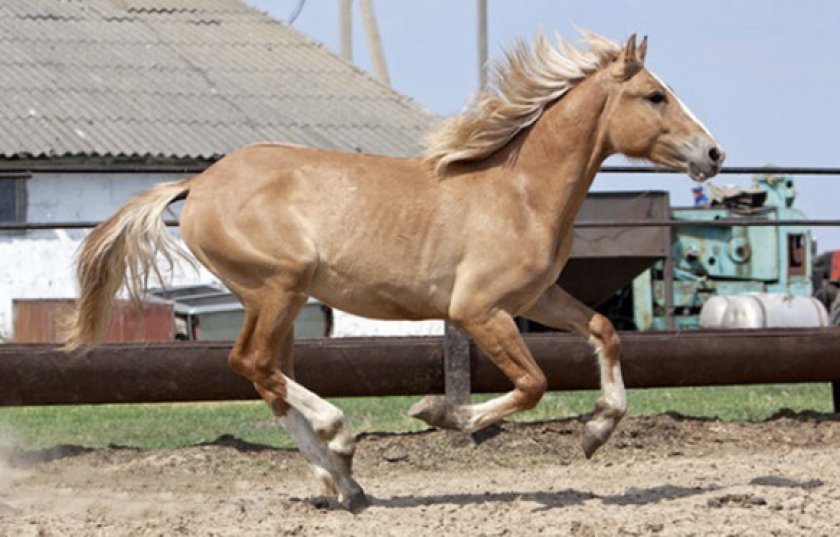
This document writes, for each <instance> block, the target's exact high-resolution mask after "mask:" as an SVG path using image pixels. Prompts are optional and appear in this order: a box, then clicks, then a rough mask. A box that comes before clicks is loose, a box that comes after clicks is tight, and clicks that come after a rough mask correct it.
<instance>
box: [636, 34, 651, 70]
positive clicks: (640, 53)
mask: <svg viewBox="0 0 840 537" xmlns="http://www.w3.org/2000/svg"><path fill="white" fill-rule="evenodd" d="M647 38H648V36H644V37H643V38H642V42H641V43H639V46H638V48H636V58H637V59H638V60H639V63H641V64H644V63H645V56H647V43H648V40H647Z"/></svg>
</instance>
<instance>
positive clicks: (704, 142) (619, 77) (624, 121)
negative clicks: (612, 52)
mask: <svg viewBox="0 0 840 537" xmlns="http://www.w3.org/2000/svg"><path fill="white" fill-rule="evenodd" d="M646 52H647V37H645V38H644V39H643V40H642V42H641V43H640V44H638V45H637V44H636V36H635V35H634V36H633V37H631V38H630V39H629V40H628V41H627V44H626V45H625V47H624V50H623V51H622V52H621V54H619V56H618V58H617V59H616V60H615V61H614V62H613V63H612V65H610V66H609V67H608V69H609V70H610V73H611V74H612V75H613V77H614V80H616V81H617V82H618V86H619V87H618V90H617V91H616V92H615V93H613V94H612V95H611V97H610V99H609V100H608V104H607V106H608V110H607V114H608V115H609V116H608V123H607V126H606V128H607V132H606V135H607V140H608V143H609V145H610V147H611V148H612V150H614V151H616V152H618V153H622V154H624V155H627V156H628V157H632V158H642V159H647V160H650V161H653V162H654V163H656V164H661V165H663V166H667V167H668V168H672V169H676V170H682V171H685V172H687V173H688V175H689V176H690V177H691V178H692V179H694V180H695V181H703V180H705V179H708V178H709V177H712V176H714V175H715V174H717V173H718V171H720V167H721V165H722V164H723V159H724V158H725V153H724V151H723V148H722V147H721V146H720V145H719V144H718V143H717V141H716V140H715V139H714V137H713V136H712V134H711V133H710V132H709V131H708V130H707V129H706V127H704V126H703V124H702V123H700V121H699V120H698V119H697V118H696V117H694V114H692V113H691V111H690V110H689V109H688V108H687V107H686V106H685V105H684V104H683V103H682V101H680V99H679V98H678V97H677V96H676V94H675V93H674V92H673V90H672V89H671V88H669V87H668V86H667V85H666V84H665V83H664V82H663V81H662V80H660V79H659V78H658V77H657V76H656V75H654V74H653V73H651V72H650V71H648V70H647V69H645V66H644V60H645V53H646Z"/></svg>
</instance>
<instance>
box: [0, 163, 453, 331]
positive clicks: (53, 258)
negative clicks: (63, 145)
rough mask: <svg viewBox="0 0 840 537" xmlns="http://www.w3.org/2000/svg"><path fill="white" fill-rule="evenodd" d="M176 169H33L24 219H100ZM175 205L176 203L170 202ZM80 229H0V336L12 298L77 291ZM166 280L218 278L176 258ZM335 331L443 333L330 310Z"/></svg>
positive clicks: (436, 325) (433, 325)
mask: <svg viewBox="0 0 840 537" xmlns="http://www.w3.org/2000/svg"><path fill="white" fill-rule="evenodd" d="M183 177H185V176H184V175H180V174H124V173H120V174H113V173H112V174H108V173H100V174H80V173H72V174H59V173H45V174H39V173H36V174H33V177H32V178H31V179H29V180H28V184H27V190H28V192H27V198H28V199H27V201H28V207H27V219H28V221H29V222H66V221H88V220H93V221H99V220H102V219H104V218H106V217H107V216H109V215H110V214H111V213H113V212H114V210H116V209H117V207H119V206H120V205H122V204H123V203H124V202H125V201H126V200H127V199H128V198H130V197H131V196H132V195H134V194H136V193H138V192H141V191H143V190H145V189H147V188H149V187H151V186H152V185H154V184H156V183H159V182H164V181H174V180H179V179H181V178H183ZM174 207H177V206H174ZM85 233H86V231H83V230H67V231H63V230H57V231H36V232H27V233H5V234H4V233H2V232H0V341H2V340H8V339H11V337H12V326H13V319H12V299H14V298H72V297H74V296H75V295H76V289H75V283H74V279H73V259H74V256H75V252H76V249H77V248H78V245H79V242H80V240H81V239H82V237H83V236H84V235H85ZM164 276H165V279H166V280H167V283H168V284H170V285H186V284H199V283H203V284H207V283H217V282H216V279H215V277H214V276H213V275H212V274H210V273H209V272H208V271H207V270H206V269H204V268H203V267H202V268H201V270H200V271H199V272H198V273H196V272H195V271H194V270H192V268H190V267H189V265H187V264H185V263H180V264H178V265H177V266H176V267H175V271H174V272H173V273H171V274H164ZM334 320H335V324H334V335H336V336H338V337H346V336H367V335H425V334H442V333H443V323H441V322H439V321H430V322H393V321H388V322H383V321H371V320H368V319H363V318H361V317H356V316H354V315H350V314H347V313H344V312H336V313H335V319H334Z"/></svg>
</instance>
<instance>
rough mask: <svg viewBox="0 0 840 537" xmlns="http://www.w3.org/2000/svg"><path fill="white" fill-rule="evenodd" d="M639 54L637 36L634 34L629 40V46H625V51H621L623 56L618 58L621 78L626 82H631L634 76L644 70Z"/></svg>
mask: <svg viewBox="0 0 840 537" xmlns="http://www.w3.org/2000/svg"><path fill="white" fill-rule="evenodd" d="M637 54H638V50H637V47H636V34H633V35H631V36H630V39H628V40H627V44H626V45H624V50H622V51H621V55H620V56H619V58H618V60H619V66H620V68H621V77H622V78H623V79H624V80H629V79H630V78H631V77H632V76H633V75H635V74H636V73H638V72H639V71H641V70H642V62H641V61H639V58H638V55H637Z"/></svg>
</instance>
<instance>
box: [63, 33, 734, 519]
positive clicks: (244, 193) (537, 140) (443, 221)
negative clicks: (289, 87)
mask: <svg viewBox="0 0 840 537" xmlns="http://www.w3.org/2000/svg"><path fill="white" fill-rule="evenodd" d="M585 41H586V42H587V45H588V46H587V47H586V48H584V49H577V48H575V47H573V46H571V45H569V44H567V43H566V42H564V41H562V40H558V45H557V47H556V48H554V47H552V45H551V44H550V43H549V42H548V41H547V40H546V39H545V38H544V37H543V36H542V35H539V36H538V37H537V38H536V39H535V40H534V42H533V43H532V44H530V45H528V44H524V43H520V44H519V45H518V46H517V47H516V48H515V49H513V50H512V51H511V52H510V53H509V54H508V57H507V61H506V62H505V64H504V65H501V66H500V67H499V68H498V69H497V77H496V78H497V79H496V81H495V86H494V90H492V91H491V92H488V93H486V94H484V95H483V96H481V97H480V98H479V99H478V100H477V101H476V102H475V103H474V105H473V106H472V107H471V108H469V109H468V110H466V111H464V112H462V113H461V114H459V115H457V116H454V117H453V118H451V119H449V120H448V121H446V122H444V123H443V124H442V126H441V127H440V128H439V129H438V130H437V131H436V132H433V133H432V134H431V136H430V138H429V140H428V150H427V152H426V154H425V155H424V157H422V158H408V159H403V158H388V157H381V156H370V155H360V154H353V153H342V152H338V151H325V150H320V149H311V148H305V147H297V146H292V145H286V144H269V143H263V144H257V145H252V146H248V147H245V148H243V149H240V150H238V151H236V152H233V153H231V154H230V155H228V156H226V157H225V158H223V159H221V160H219V161H218V162H217V163H215V164H214V165H212V166H211V167H210V168H208V169H207V170H206V171H205V172H203V173H201V174H199V175H197V176H196V177H193V178H191V179H187V180H185V181H180V182H174V183H167V184H161V185H158V186H156V187H154V188H153V189H151V190H149V191H147V192H145V193H142V194H140V195H138V196H137V197H135V198H133V199H132V200H130V201H129V202H128V203H127V204H126V205H125V206H123V207H122V208H121V209H120V210H119V211H118V212H117V213H116V214H114V216H112V217H111V218H110V219H109V220H108V221H106V222H105V223H103V224H102V225H101V226H99V227H98V228H96V229H95V230H94V231H93V232H91V233H90V235H88V237H87V238H86V240H85V242H84V244H83V246H82V249H81V251H80V254H79V258H78V262H77V272H78V280H79V286H80V290H81V298H80V300H79V302H78V306H77V312H76V313H77V315H76V318H75V321H74V323H73V327H72V333H71V335H70V338H69V340H68V347H69V348H74V347H77V346H79V345H85V344H90V343H92V342H94V341H96V339H97V337H98V336H99V335H100V334H101V333H102V331H103V329H104V328H105V326H106V323H107V316H108V311H109V308H110V304H111V302H112V299H113V297H114V295H115V294H116V292H117V291H118V290H119V289H120V287H121V286H122V285H124V284H125V285H126V286H127V287H128V291H129V294H130V295H131V296H132V297H135V298H136V297H138V296H140V294H141V293H142V292H143V285H144V283H145V279H146V277H147V276H148V275H149V274H150V273H151V272H156V268H155V262H156V256H157V254H162V255H163V256H165V257H168V258H169V260H170V261H171V256H172V253H173V252H174V251H175V249H174V247H175V246H176V243H175V242H174V241H173V239H172V238H170V236H169V235H168V234H167V232H166V229H165V227H164V224H163V222H162V218H161V215H162V213H163V211H164V210H165V208H166V207H167V205H169V204H170V203H172V202H174V201H176V200H186V203H185V205H184V207H183V211H182V213H181V233H182V236H183V239H184V242H185V243H186V244H187V246H188V247H189V249H190V250H191V251H192V253H193V254H194V255H195V257H196V258H198V260H199V261H200V262H201V263H203V264H204V265H205V266H206V267H207V268H208V269H209V270H210V271H211V272H212V273H213V274H215V275H216V276H218V278H219V279H220V280H221V281H223V282H224V283H225V285H227V287H228V288H229V289H230V290H231V291H232V292H233V293H234V294H235V295H236V296H237V297H238V298H239V299H240V300H241V301H242V304H243V305H244V307H245V322H244V326H243V328H242V332H241V333H240V335H239V338H238V339H237V341H236V343H235V344H234V346H233V349H232V350H231V353H230V366H231V368H232V369H233V370H234V371H235V372H236V373H238V374H240V375H242V376H244V377H246V378H248V379H249V380H251V381H252V382H253V383H254V387H255V388H256V390H257V391H258V392H259V394H260V395H261V396H262V397H263V398H264V399H265V401H266V402H267V403H268V404H269V405H270V406H271V408H272V410H273V411H274V413H275V414H276V415H277V416H278V417H279V418H280V422H281V423H282V424H283V426H284V427H285V428H286V429H287V431H288V432H289V434H290V435H291V436H292V437H293V438H294V439H295V440H296V441H297V443H298V445H299V447H300V451H301V452H302V453H303V455H304V456H305V457H306V458H307V459H308V460H309V461H310V462H311V463H312V464H313V465H314V467H315V469H316V473H317V475H318V476H319V478H320V479H321V481H322V484H323V485H324V486H325V487H326V489H327V491H328V492H330V493H333V494H336V495H338V498H339V501H341V502H343V504H344V505H345V506H346V507H347V508H349V509H351V510H356V509H359V508H361V507H363V506H365V505H366V503H367V498H366V496H365V494H364V492H363V491H362V489H361V487H360V486H359V485H358V483H356V481H355V480H354V479H353V477H352V473H351V464H352V458H353V453H354V450H355V442H354V437H353V435H352V434H351V433H350V431H349V430H348V427H347V425H346V421H345V417H344V415H343V413H342V412H341V410H339V409H338V408H337V407H335V406H334V405H332V404H330V403H329V402H327V401H325V400H323V399H321V398H320V397H318V396H317V395H315V394H314V393H312V392H310V391H309V390H307V389H306V388H304V387H303V386H301V385H300V384H298V383H296V382H295V381H294V380H293V379H294V373H293V366H292V339H293V321H294V319H295V316H296V315H297V314H298V312H299V311H300V310H301V308H302V306H303V305H304V303H305V302H306V298H307V296H310V295H311V296H314V297H316V298H318V299H320V300H321V301H323V302H325V303H326V304H329V305H331V306H333V307H335V308H339V309H342V310H346V311H349V312H352V313H355V314H358V315H363V316H367V317H374V318H379V319H447V320H449V321H451V322H453V323H455V324H456V325H457V326H459V327H460V328H461V329H463V330H464V331H465V332H466V333H467V334H469V335H470V336H471V337H472V338H473V339H474V340H475V342H476V343H477V345H478V346H479V347H480V348H481V350H482V351H483V352H484V354H485V355H487V356H488V357H489V358H490V359H491V360H492V361H493V362H494V363H495V364H496V365H497V366H498V367H499V368H500V369H501V370H502V371H503V372H504V373H505V374H506V375H507V376H508V378H510V380H511V382H512V384H513V390H512V391H511V392H509V393H507V394H506V395H503V396H500V397H497V398H495V399H492V400H489V401H487V402H483V403H481V404H473V405H463V406H460V407H457V408H451V407H449V406H447V405H445V404H444V403H443V402H442V401H441V400H440V399H434V398H433V399H428V398H427V399H425V400H423V401H421V403H420V404H419V405H416V406H415V408H414V409H413V413H414V414H415V415H416V416H417V417H420V418H421V419H424V420H426V421H427V422H428V423H430V424H431V425H435V426H443V427H448V428H454V429H458V430H461V431H468V432H469V431H476V430H478V429H481V428H482V427H486V426H488V425H490V424H491V423H494V422H496V421H498V420H500V419H502V418H504V417H506V416H508V415H510V414H512V413H514V412H518V411H520V410H523V409H528V408H532V407H533V406H534V405H536V404H537V402H538V401H539V400H540V398H541V396H542V395H543V392H545V390H546V378H545V375H544V374H543V373H542V371H541V370H540V368H539V367H538V365H537V364H536V363H535V362H534V359H533V357H532V356H531V353H530V352H529V351H528V348H527V347H526V346H525V344H524V342H523V340H522V337H521V336H520V334H519V332H518V330H517V328H516V324H515V322H514V316H516V315H521V316H524V317H526V318H529V319H533V320H534V321H537V322H539V323H542V324H544V325H548V326H550V327H554V328H557V329H562V330H571V331H574V332H577V333H579V334H581V335H582V336H584V337H586V338H588V340H589V342H590V343H591V344H592V346H593V347H594V349H595V351H596V354H597V358H598V363H599V365H600V373H601V391H602V394H601V396H600V398H599V399H598V402H597V403H596V405H595V409H594V412H593V414H592V417H591V419H590V421H589V422H588V423H587V424H586V425H585V426H584V430H583V449H584V452H585V454H586V455H587V456H590V455H591V454H592V453H593V452H594V451H595V450H596V449H597V448H598V447H599V446H601V445H602V444H603V443H604V442H605V441H606V440H607V438H608V437H609V436H610V434H611V433H612V431H613V430H614V429H615V427H616V424H617V423H618V422H619V420H620V419H621V418H622V416H623V415H624V413H625V411H626V408H627V402H626V398H625V392H624V384H623V381H622V377H621V367H620V363H619V339H618V336H617V335H616V333H615V331H614V330H613V327H612V325H611V324H610V322H609V321H608V320H607V319H606V318H605V317H603V316H602V315H599V314H597V313H594V312H593V311H592V310H591V309H589V308H587V307H586V306H584V305H583V304H581V303H580V302H578V301H577V300H576V299H574V298H573V297H572V296H571V295H569V294H568V293H567V292H565V291H563V290H562V289H560V288H559V287H557V286H556V285H555V282H556V281H557V278H558V276H559V274H560V271H561V269H562V268H563V265H564V264H565V263H566V260H567V259H568V257H569V252H570V250H571V247H572V234H571V233H570V230H571V226H572V222H573V220H574V218H575V214H576V213H577V211H578V209H579V208H580V205H581V203H582V202H583V200H584V197H585V196H586V192H587V190H588V189H589V186H590V184H591V183H592V180H593V179H594V177H595V174H596V172H597V171H598V168H599V167H600V166H601V163H602V162H603V161H604V159H605V158H607V157H608V156H609V155H612V154H615V153H623V154H624V155H627V156H629V157H632V158H644V159H648V160H651V161H653V162H655V163H658V164H660V165H663V166H666V167H668V168H671V169H677V170H684V171H686V172H687V173H688V174H689V175H690V176H691V178H692V179H694V180H697V181H702V180H704V179H705V178H707V177H710V176H712V175H714V174H716V173H717V171H718V170H719V168H720V166H721V163H722V162H723V158H724V153H723V150H722V149H721V148H720V146H718V144H717V143H716V142H715V140H714V138H712V136H711V134H709V131H707V130H706V129H705V128H704V127H703V126H702V125H701V124H700V123H699V122H698V120H697V119H696V118H695V117H694V116H693V115H692V114H691V113H690V112H689V111H688V109H686V108H685V106H684V105H683V104H682V103H681V102H680V100H679V99H678V98H677V97H676V95H674V93H673V91H672V90H671V89H670V88H669V87H668V86H666V85H665V84H664V83H663V82H662V81H660V80H659V79H658V78H657V77H656V76H655V75H653V74H652V73H651V72H649V71H647V70H646V69H645V68H644V64H643V62H644V58H645V51H646V48H647V39H645V40H643V41H642V42H641V43H640V44H639V45H638V46H637V44H636V38H635V36H633V37H632V38H630V40H629V41H628V42H627V43H626V45H624V46H621V45H617V44H615V43H613V42H612V41H609V40H608V39H606V38H603V37H600V36H597V35H594V34H585ZM593 277H594V275H593Z"/></svg>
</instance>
